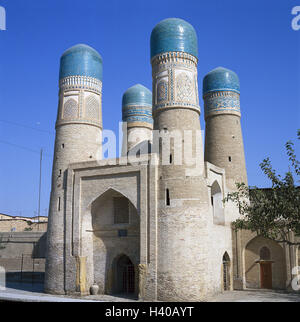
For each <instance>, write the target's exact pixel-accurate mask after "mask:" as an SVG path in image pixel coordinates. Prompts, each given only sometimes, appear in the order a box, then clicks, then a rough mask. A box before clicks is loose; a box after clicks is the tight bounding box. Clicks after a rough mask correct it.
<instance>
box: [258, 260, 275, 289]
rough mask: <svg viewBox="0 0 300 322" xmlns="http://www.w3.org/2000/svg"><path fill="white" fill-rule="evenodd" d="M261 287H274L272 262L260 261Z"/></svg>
mask: <svg viewBox="0 0 300 322" xmlns="http://www.w3.org/2000/svg"><path fill="white" fill-rule="evenodd" d="M260 287H261V288H268V289H271V288H272V263H260Z"/></svg>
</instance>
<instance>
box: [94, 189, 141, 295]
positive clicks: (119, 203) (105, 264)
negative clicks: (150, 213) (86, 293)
mask: <svg viewBox="0 0 300 322" xmlns="http://www.w3.org/2000/svg"><path fill="white" fill-rule="evenodd" d="M91 215H92V227H93V262H94V280H95V283H96V284H98V285H99V293H101V294H103V293H105V294H116V293H122V289H121V286H120V285H121V284H122V283H121V282H120V280H121V279H120V276H121V275H122V274H123V273H121V272H123V270H124V269H125V268H126V269H127V272H128V276H127V275H126V276H127V277H128V278H127V280H128V283H129V284H128V287H129V288H128V289H127V290H128V292H127V293H130V294H131V293H132V292H131V287H132V286H131V285H132V281H131V276H132V274H133V275H134V278H135V279H136V277H137V275H138V274H136V272H135V271H136V268H135V267H134V270H133V272H132V266H133V265H137V264H138V263H139V262H140V255H139V254H140V218H139V214H138V211H137V209H136V207H135V206H134V205H133V204H132V202H131V201H130V200H129V199H128V198H127V197H125V196H124V195H123V194H122V193H121V192H119V191H116V190H114V189H109V190H107V191H106V192H105V193H103V194H102V195H101V196H99V197H98V198H97V199H96V200H95V201H94V202H93V203H92V205H91ZM120 254H123V255H122V256H120ZM125 254H126V255H125ZM124 274H125V273H124ZM130 274H131V275H130ZM120 283H121V284H120ZM133 285H134V287H135V289H136V286H137V285H138V283H136V281H134V282H133ZM134 293H137V292H136V291H135V290H134Z"/></svg>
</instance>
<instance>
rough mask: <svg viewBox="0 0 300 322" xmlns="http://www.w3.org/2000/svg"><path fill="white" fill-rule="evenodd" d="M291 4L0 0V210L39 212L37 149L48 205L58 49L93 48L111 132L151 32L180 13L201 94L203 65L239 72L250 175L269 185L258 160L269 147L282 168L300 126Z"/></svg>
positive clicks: (142, 66)
mask: <svg viewBox="0 0 300 322" xmlns="http://www.w3.org/2000/svg"><path fill="white" fill-rule="evenodd" d="M296 5H300V1H293V0H277V1H269V0H252V1H241V0H226V1H224V0H210V1H202V0H186V1H181V0H180V1H178V0H172V1H166V0H151V1H143V0H139V1H137V0H127V1H121V0H110V1H96V0H85V1H79V0H51V1H50V0H43V1H37V0H26V1H24V0H6V1H5V0H2V1H1V0H0V6H3V7H5V9H6V14H7V30H6V31H0V75H1V76H0V108H1V115H0V156H1V161H0V183H1V184H0V212H3V213H8V214H12V215H24V216H32V215H34V212H35V211H37V206H38V181H39V150H40V148H43V149H44V160H43V168H42V198H41V214H42V215H45V214H47V208H48V204H49V196H50V183H51V168H52V155H53V146H54V137H55V130H54V124H55V119H56V113H57V104H58V72H59V59H60V55H61V54H62V53H63V52H64V51H65V50H66V49H67V48H69V47H71V46H73V45H75V44H77V43H86V44H88V45H90V46H92V47H94V48H95V49H96V50H98V51H99V53H100V54H101V55H102V57H103V122H104V127H105V128H106V129H111V130H114V131H118V121H120V120H121V101H122V94H123V92H124V91H125V90H126V89H127V88H128V87H130V86H132V85H134V84H136V83H141V84H143V85H145V86H146V87H148V88H150V89H151V66H150V57H149V55H150V47H149V42H150V34H151V30H152V28H153V27H154V26H155V25H156V24H157V23H158V22H159V21H160V20H162V19H165V18H169V17H178V18H182V19H185V20H187V21H188V22H190V23H191V24H192V25H193V26H194V28H195V29H196V32H197V34H198V45H199V63H198V72H199V91H200V95H201V91H202V79H203V77H204V75H205V74H206V73H207V72H209V71H210V70H211V69H213V68H215V67H218V66H224V67H227V68H230V69H232V70H234V71H235V72H236V73H237V74H238V76H239V78H240V83H241V109H242V130H243V136H244V145H245V155H246V163H247V171H248V180H249V184H250V185H257V186H261V187H266V186H269V182H268V180H267V179H266V178H265V176H264V175H263V174H262V172H261V170H260V168H259V163H260V162H261V161H262V160H263V159H264V158H265V157H267V156H269V157H270V158H271V160H272V162H273V165H274V167H275V168H276V169H278V171H279V172H284V171H286V170H287V169H288V165H287V158H286V156H285V152H284V148H283V146H284V144H285V142H286V141H287V140H289V139H295V138H296V130H297V129H298V128H300V109H299V105H300V90H299V89H300V87H299V86H300V80H299V75H300V63H299V57H300V56H299V54H300V48H299V44H300V30H299V31H294V30H293V29H292V28H291V21H292V19H293V16H292V15H291V10H292V8H293V7H294V6H296ZM201 106H202V110H203V101H202V102H201ZM204 125H205V123H204V119H203V113H202V115H201V127H202V129H204ZM297 144H298V143H297ZM298 145H299V144H298ZM297 150H298V151H299V147H297ZM298 154H299V153H298Z"/></svg>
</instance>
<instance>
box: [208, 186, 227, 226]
mask: <svg viewBox="0 0 300 322" xmlns="http://www.w3.org/2000/svg"><path fill="white" fill-rule="evenodd" d="M211 206H212V210H213V221H214V224H216V225H224V224H225V215H224V207H223V198H222V190H221V188H220V185H219V183H218V182H217V181H214V183H213V184H212V186H211Z"/></svg>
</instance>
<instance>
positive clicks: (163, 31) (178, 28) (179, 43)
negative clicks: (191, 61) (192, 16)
mask: <svg viewBox="0 0 300 322" xmlns="http://www.w3.org/2000/svg"><path fill="white" fill-rule="evenodd" d="M150 42H151V44H150V45H151V58H152V57H154V56H155V55H157V54H160V53H164V52H169V51H179V52H185V53H188V54H191V55H193V56H195V57H197V58H198V42H197V34H196V31H195V29H194V27H193V26H192V25H191V24H189V23H188V22H186V21H184V20H182V19H179V18H168V19H165V20H162V21H161V22H159V23H158V24H157V25H156V26H155V27H154V29H153V30H152V33H151V41H150Z"/></svg>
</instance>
